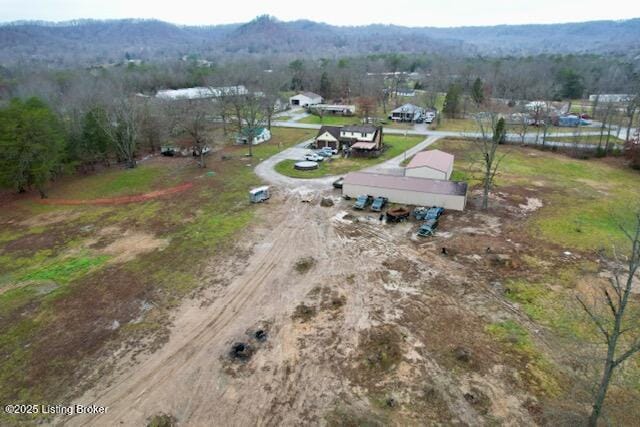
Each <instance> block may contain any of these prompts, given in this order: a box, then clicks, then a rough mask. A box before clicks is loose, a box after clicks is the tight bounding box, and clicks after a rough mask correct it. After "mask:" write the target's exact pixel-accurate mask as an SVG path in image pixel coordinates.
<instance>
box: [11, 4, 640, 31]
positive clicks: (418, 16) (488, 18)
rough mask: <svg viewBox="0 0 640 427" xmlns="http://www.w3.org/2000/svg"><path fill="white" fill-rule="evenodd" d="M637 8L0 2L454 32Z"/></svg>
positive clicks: (19, 13) (39, 9) (185, 17)
mask: <svg viewBox="0 0 640 427" xmlns="http://www.w3.org/2000/svg"><path fill="white" fill-rule="evenodd" d="M634 3H635V4H636V6H631V5H632V4H634ZM637 4H638V3H636V2H635V0H607V1H605V2H603V1H602V0H579V1H576V0H564V1H562V0H560V1H558V0H536V1H531V0H528V1H523V0H512V1H500V0H482V1H478V0H449V1H443V0H385V1H382V0H369V1H357V0H350V1H348V0H347V1H345V0H320V1H302V0H231V1H229V0H224V1H220V0H208V1H195V0H179V1H164V0H0V21H3V22H7V21H16V20H46V21H67V20H71V19H79V18H93V19H114V18H155V19H160V20H163V21H168V22H173V23H177V24H225V23H237V22H247V21H249V20H251V19H253V18H254V17H256V16H257V15H262V14H269V15H273V16H275V17H277V18H279V19H281V20H283V21H291V20H295V19H301V18H304V19H310V20H313V21H320V22H326V23H329V24H334V25H366V24H371V23H383V24H397V25H405V26H436V27H452V26H462V25H494V24H525V23H555V22H579V21H591V20H599V19H628V18H633V17H635V16H640V10H637V9H638V8H637ZM634 12H635V16H634V14H633V13H634Z"/></svg>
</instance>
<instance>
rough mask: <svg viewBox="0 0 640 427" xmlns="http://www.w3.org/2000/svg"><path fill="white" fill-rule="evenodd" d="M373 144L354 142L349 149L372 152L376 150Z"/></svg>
mask: <svg viewBox="0 0 640 427" xmlns="http://www.w3.org/2000/svg"><path fill="white" fill-rule="evenodd" d="M376 145H377V144H376V143H375V142H356V143H355V144H353V145H352V146H351V148H360V149H361V150H373V149H374V148H376Z"/></svg>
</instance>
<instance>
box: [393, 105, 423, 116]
mask: <svg viewBox="0 0 640 427" xmlns="http://www.w3.org/2000/svg"><path fill="white" fill-rule="evenodd" d="M417 110H422V108H420V107H418V106H417V105H413V104H404V105H401V106H399V107H398V108H396V109H395V110H392V111H391V113H405V114H406V113H414V112H416V111H417Z"/></svg>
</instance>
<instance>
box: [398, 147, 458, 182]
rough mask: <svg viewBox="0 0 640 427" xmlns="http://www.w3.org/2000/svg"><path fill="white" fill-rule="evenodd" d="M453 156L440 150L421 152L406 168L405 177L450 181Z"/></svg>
mask: <svg viewBox="0 0 640 427" xmlns="http://www.w3.org/2000/svg"><path fill="white" fill-rule="evenodd" d="M453 160H454V156H453V154H449V153H445V152H444V151H440V150H429V151H420V152H419V153H417V154H416V155H415V156H413V159H411V161H410V162H409V164H408V165H407V167H406V168H405V175H406V176H412V177H416V178H429V179H444V180H446V179H449V178H451V173H452V172H453Z"/></svg>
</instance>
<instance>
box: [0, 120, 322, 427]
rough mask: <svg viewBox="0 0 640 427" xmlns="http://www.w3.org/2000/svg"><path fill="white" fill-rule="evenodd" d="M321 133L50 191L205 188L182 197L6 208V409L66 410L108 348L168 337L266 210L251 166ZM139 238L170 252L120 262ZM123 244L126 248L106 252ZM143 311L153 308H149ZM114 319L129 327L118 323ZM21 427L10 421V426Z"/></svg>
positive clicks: (2, 379)
mask: <svg viewBox="0 0 640 427" xmlns="http://www.w3.org/2000/svg"><path fill="white" fill-rule="evenodd" d="M313 133H314V132H313V131H306V130H298V129H295V130H293V129H274V136H273V139H272V140H271V141H269V142H268V143H265V144H262V145H260V146H257V147H255V150H254V154H255V156H254V158H251V159H250V158H247V157H245V155H244V154H245V153H246V151H247V147H237V146H229V147H226V148H225V149H224V154H225V156H227V160H221V156H220V153H216V154H215V155H212V156H210V157H209V159H208V164H209V167H208V169H207V170H206V171H204V170H202V169H199V168H197V166H196V165H195V163H194V162H193V161H192V159H190V158H186V159H184V158H162V157H160V158H155V159H151V160H148V161H145V162H142V163H140V164H139V166H138V167H137V168H135V169H131V170H128V169H120V168H114V169H112V170H108V171H106V172H103V173H97V174H95V175H92V176H86V177H75V178H71V177H68V178H66V179H65V180H62V181H58V182H56V183H54V187H53V188H52V191H51V198H52V199H53V198H54V197H55V198H57V197H60V198H76V197H82V198H94V197H111V196H116V195H122V194H131V193H139V192H146V191H149V190H152V189H155V188H160V187H161V186H169V185H172V184H174V183H179V182H187V181H188V182H193V183H194V186H193V187H192V188H191V189H189V190H187V191H185V192H183V193H179V194H177V195H175V196H174V197H168V198H164V199H158V200H155V201H149V202H144V203H134V204H128V205H119V206H71V207H69V206H56V205H46V206H45V205H41V204H39V203H38V202H37V199H34V198H21V199H18V200H17V201H14V202H12V203H11V204H10V205H6V206H3V209H2V210H0V320H1V321H0V356H1V357H0V400H1V401H3V402H14V403H19V402H30V403H32V402H41V403H54V402H59V401H60V400H61V399H62V400H64V398H65V397H68V395H69V393H70V392H72V391H74V387H77V386H78V380H77V376H76V374H75V373H77V372H79V370H80V369H82V367H83V366H85V363H86V364H87V366H88V365H90V363H91V361H92V360H93V358H94V357H97V356H98V355H99V354H100V353H101V351H103V350H104V349H105V348H110V347H109V346H112V345H113V346H114V347H117V346H119V344H120V343H121V342H123V341H128V340H132V341H143V340H144V341H145V342H148V343H150V344H151V343H153V342H155V340H156V339H157V340H162V339H163V336H164V335H163V334H164V333H165V330H166V329H165V328H166V325H167V318H166V315H167V313H168V310H169V309H170V308H171V307H173V306H175V305H176V304H177V303H178V302H179V301H180V299H181V298H183V297H184V296H186V295H188V294H190V293H191V292H193V291H194V290H195V289H197V288H198V287H200V286H202V281H201V276H202V266H203V265H205V262H204V261H205V260H210V259H212V258H215V256H216V255H217V254H218V253H220V251H222V250H223V249H231V248H232V245H233V243H232V242H233V241H234V239H233V238H232V236H234V235H235V234H236V233H237V232H238V231H239V230H241V229H244V228H246V227H247V226H248V225H249V224H250V223H251V222H253V221H255V220H256V216H255V213H256V211H257V209H260V208H259V207H257V206H255V205H251V204H250V203H249V201H248V196H247V191H248V189H249V188H251V187H252V186H255V185H258V184H260V180H259V178H258V177H257V176H256V175H255V174H254V173H253V168H252V167H247V166H251V165H253V164H255V163H257V162H259V161H260V158H265V157H268V156H270V155H273V154H275V153H277V152H279V151H281V150H283V149H285V148H287V147H290V146H291V145H294V144H296V143H299V142H301V141H303V140H305V139H307V138H309V137H310V136H311V135H312V134H313ZM229 157H230V158H229ZM207 172H213V173H212V174H208V173H207ZM258 218H259V217H258ZM126 236H130V240H129V241H128V240H122V239H124V238H125V237H126ZM140 240H143V241H144V240H146V241H150V242H156V241H157V242H161V243H162V245H158V246H157V249H155V247H154V246H152V247H151V248H150V249H145V250H142V251H140V252H133V254H134V255H133V257H131V258H126V259H124V260H118V259H117V257H118V256H119V255H120V254H121V253H122V252H126V251H132V250H135V249H136V245H137V242H138V241H140ZM118 242H123V243H121V244H120V249H118V250H117V251H115V252H114V251H108V250H107V249H106V248H108V247H109V245H111V244H116V243H118ZM124 242H130V243H127V244H124ZM143 302H144V304H145V305H148V306H149V307H150V308H151V307H152V309H151V310H150V311H148V312H147V311H141V309H140V307H141V304H142V303H143ZM136 319H138V320H136ZM115 320H117V322H118V323H117V324H118V325H119V327H112V326H110V325H113V324H114V321H115ZM158 342H159V341H158ZM26 372H28V373H29V374H28V375H27V374H25V373H26ZM75 391H77V390H75ZM11 423H13V420H11V419H10V418H8V415H7V414H2V415H0V424H3V425H5V424H11Z"/></svg>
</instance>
